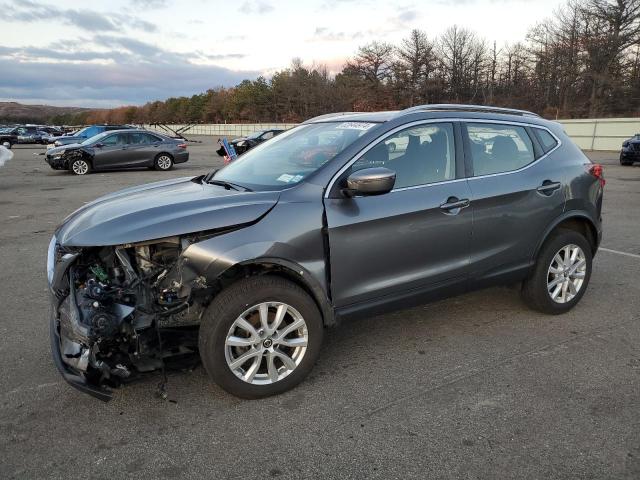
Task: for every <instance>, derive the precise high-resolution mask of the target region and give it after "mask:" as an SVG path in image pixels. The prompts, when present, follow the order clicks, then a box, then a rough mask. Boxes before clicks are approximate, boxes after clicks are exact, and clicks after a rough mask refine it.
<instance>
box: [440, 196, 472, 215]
mask: <svg viewBox="0 0 640 480" xmlns="http://www.w3.org/2000/svg"><path fill="white" fill-rule="evenodd" d="M470 203H471V202H470V201H469V199H468V198H463V199H462V200H460V199H459V198H457V197H449V198H447V201H446V202H444V203H443V204H441V205H440V209H441V210H445V211H447V212H449V211H451V210H456V209H461V208H467V207H468V206H469V205H470Z"/></svg>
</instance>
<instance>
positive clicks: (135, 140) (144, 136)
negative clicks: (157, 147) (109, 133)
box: [129, 132, 161, 145]
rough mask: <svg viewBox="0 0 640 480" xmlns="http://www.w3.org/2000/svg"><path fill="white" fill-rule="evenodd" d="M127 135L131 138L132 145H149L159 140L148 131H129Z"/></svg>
mask: <svg viewBox="0 0 640 480" xmlns="http://www.w3.org/2000/svg"><path fill="white" fill-rule="evenodd" d="M129 137H130V138H131V143H132V144H134V145H149V144H151V143H158V142H160V141H161V140H160V139H159V138H157V137H155V136H153V135H149V134H148V133H140V132H136V133H130V134H129Z"/></svg>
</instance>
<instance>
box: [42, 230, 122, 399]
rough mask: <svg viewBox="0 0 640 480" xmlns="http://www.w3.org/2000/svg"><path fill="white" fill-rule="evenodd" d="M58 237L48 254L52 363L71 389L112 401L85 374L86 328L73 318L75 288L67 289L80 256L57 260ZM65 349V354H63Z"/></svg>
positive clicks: (67, 256)
mask: <svg viewBox="0 0 640 480" xmlns="http://www.w3.org/2000/svg"><path fill="white" fill-rule="evenodd" d="M56 248H57V245H56V238H55V237H53V238H52V239H51V242H50V244H49V251H48V253H47V280H48V282H49V290H50V312H49V335H50V340H51V356H52V357H53V363H54V364H55V366H56V368H57V369H58V371H59V372H60V375H62V378H64V380H65V381H66V382H67V383H68V384H69V385H71V386H72V387H74V388H76V389H77V390H80V391H81V392H83V393H87V394H89V395H91V396H93V397H95V398H98V399H100V400H102V401H105V402H107V401H109V400H111V398H112V396H113V393H112V392H111V390H109V389H107V388H105V387H102V386H97V385H92V384H90V383H89V382H88V381H87V379H86V377H85V375H84V373H83V371H86V369H87V364H88V361H89V355H90V351H89V349H88V348H84V347H82V345H81V344H80V343H78V341H77V340H78V339H82V338H84V337H85V336H86V329H85V328H83V326H82V325H81V324H80V323H79V322H78V321H77V312H76V315H74V312H73V309H74V307H75V308H77V307H76V306H75V301H74V298H73V289H70V290H69V291H68V292H67V291H66V290H67V288H66V287H65V283H66V282H65V280H66V279H67V272H68V270H69V268H70V267H71V264H72V263H73V262H74V260H75V259H76V258H77V256H78V254H77V253H75V254H74V253H67V254H65V255H63V256H62V257H60V258H58V255H57V252H56ZM63 316H64V318H62V317H63ZM63 349H64V352H63Z"/></svg>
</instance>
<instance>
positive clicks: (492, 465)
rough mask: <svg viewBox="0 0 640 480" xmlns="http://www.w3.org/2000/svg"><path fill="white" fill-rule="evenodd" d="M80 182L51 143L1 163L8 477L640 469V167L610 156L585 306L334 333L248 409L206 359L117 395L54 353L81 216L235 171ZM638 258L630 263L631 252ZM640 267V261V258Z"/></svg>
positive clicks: (437, 317) (204, 151) (487, 298)
mask: <svg viewBox="0 0 640 480" xmlns="http://www.w3.org/2000/svg"><path fill="white" fill-rule="evenodd" d="M203 140H204V143H202V144H196V145H193V146H190V147H189V149H190V151H191V160H190V161H189V162H188V163H187V164H184V165H178V166H177V167H176V168H175V170H173V171H171V172H169V173H161V172H153V171H147V170H141V171H133V172H132V171H129V172H111V173H97V174H93V175H90V176H88V177H84V178H78V177H75V176H72V175H70V174H67V173H65V172H58V171H53V170H51V169H50V168H49V167H48V166H47V165H46V164H45V163H44V160H43V157H42V156H38V155H35V154H37V153H41V152H43V149H42V148H39V147H38V148H27V147H24V146H17V147H15V148H14V154H15V156H14V158H13V159H11V160H10V161H8V162H7V163H6V164H5V165H4V166H3V167H2V168H0V285H2V287H3V288H2V289H1V290H0V305H1V306H2V310H3V314H2V317H1V319H2V321H1V322H0V339H1V341H0V364H1V365H2V369H1V370H0V401H1V405H2V407H1V409H0V478H6V479H10V478H20V479H22V478H25V479H26V478H28V479H33V478H61V479H69V478H92V479H112V478H125V477H134V476H135V478H139V479H147V478H149V479H151V478H153V479H157V478H190V479H193V478H207V479H213V478H216V479H217V478H258V477H263V478H272V477H277V478H325V479H328V478H335V479H348V478H381V479H392V478H402V479H404V478H410V477H411V478H438V479H445V478H465V479H475V478H482V479H497V478H510V479H512V478H518V479H550V478H575V479H589V478H593V479H603V478H629V479H638V478H640V409H639V403H640V349H639V348H638V345H639V344H640V323H639V320H640V281H639V280H640V242H639V241H638V238H640V166H636V167H620V166H618V165H617V161H616V159H617V154H615V153H598V154H590V155H591V156H592V158H594V159H595V160H596V161H599V162H601V163H604V164H605V172H606V177H607V185H606V191H605V205H604V240H603V243H602V246H603V247H604V248H605V249H607V250H604V249H603V250H601V251H600V252H599V254H598V255H597V257H596V259H595V262H594V271H593V276H592V279H591V284H590V286H589V290H588V292H587V294H586V295H585V297H584V298H583V300H582V302H581V303H580V304H579V305H578V306H577V307H576V308H575V309H574V310H572V311H571V312H570V313H568V314H566V315H563V316H559V317H550V316H545V315H542V314H538V313H535V312H532V311H530V310H527V309H526V307H525V306H524V305H523V304H522V302H521V300H520V299H519V296H518V294H517V292H516V291H515V290H513V289H509V288H494V289H490V290H484V291H480V292H475V293H472V294H468V295H463V296H460V297H456V298H452V299H449V300H446V301H441V302H438V303H433V304H430V305H427V306H424V307H419V308H415V309H412V310H407V311H402V312H397V313H395V314H392V315H386V316H381V317H376V318H371V319H367V320H363V321H355V322H348V323H345V324H343V325H341V326H339V327H337V328H333V329H331V330H329V331H328V332H327V337H326V342H325V344H324V347H323V352H322V354H321V358H320V361H319V362H318V364H317V365H316V367H315V369H314V370H313V372H312V374H311V375H310V377H309V378H308V379H307V380H306V381H305V382H304V383H303V384H301V385H300V386H299V387H298V388H296V389H294V390H293V391H291V392H288V393H286V394H284V395H280V396H278V397H273V398H269V399H266V400H260V401H243V400H239V399H237V398H234V397H231V396H230V395H228V394H226V393H225V392H223V391H222V390H221V389H219V388H218V387H216V386H215V385H213V384H212V383H210V382H209V380H208V378H207V377H206V375H205V373H204V371H203V370H202V368H197V369H196V370H195V371H193V372H191V373H184V374H172V375H171V376H170V379H169V384H168V392H169V400H167V401H163V400H161V399H159V398H156V397H155V396H154V391H155V387H156V384H157V382H158V380H159V377H149V378H148V379H147V380H145V381H142V382H140V383H137V384H134V385H131V386H129V387H127V388H125V389H121V390H118V391H117V392H116V394H115V397H114V399H113V401H111V402H110V403H108V404H104V403H101V402H99V401H97V400H95V399H93V398H91V397H89V396H86V395H83V394H81V393H79V392H77V391H76V390H74V389H72V388H70V387H69V386H68V385H66V384H65V383H64V382H63V381H62V379H61V378H60V377H59V375H58V373H57V371H56V370H55V367H54V365H53V363H52V361H51V359H50V354H49V339H48V326H47V319H46V309H47V296H46V291H47V289H46V281H45V272H44V270H45V259H46V249H47V244H48V242H49V239H50V237H51V234H52V232H53V230H54V228H55V226H56V225H57V224H58V223H59V222H60V221H61V220H62V219H63V218H64V217H65V216H66V215H67V214H68V213H69V212H71V211H72V210H74V209H76V208H78V207H80V206H81V205H83V203H85V202H88V201H90V200H92V199H94V198H95V197H96V196H98V195H101V194H104V193H107V192H111V191H113V190H116V189H120V188H124V187H127V186H131V185H136V184H140V183H144V182H150V181H154V180H158V179H163V178H167V177H171V176H175V177H178V176H187V175H190V176H194V175H196V174H199V173H204V172H206V171H208V170H210V169H211V168H212V167H214V166H216V165H219V164H220V161H219V158H218V157H217V155H215V153H214V150H215V146H214V143H213V141H212V139H203ZM625 253H627V254H632V255H631V256H630V255H624V254H625ZM634 254H635V255H636V256H633V255H634Z"/></svg>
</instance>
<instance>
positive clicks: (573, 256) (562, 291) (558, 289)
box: [547, 244, 587, 303]
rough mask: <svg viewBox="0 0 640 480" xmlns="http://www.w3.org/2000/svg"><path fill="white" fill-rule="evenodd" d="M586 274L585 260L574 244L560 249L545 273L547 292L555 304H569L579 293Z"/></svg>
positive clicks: (582, 253) (580, 250)
mask: <svg viewBox="0 0 640 480" xmlns="http://www.w3.org/2000/svg"><path fill="white" fill-rule="evenodd" d="M586 273H587V260H586V257H585V254H584V252H583V251H582V249H581V248H580V247H579V246H577V245H574V244H570V245H565V246H564V247H562V248H561V249H560V250H559V251H558V252H557V253H556V254H555V255H554V257H553V259H552V260H551V264H550V265H549V269H548V271H547V291H548V292H549V296H550V297H551V299H552V300H553V301H554V302H556V303H567V302H570V301H571V300H572V299H573V298H574V297H575V296H576V295H577V294H578V292H579V291H580V289H581V288H582V285H583V284H584V279H585V276H586Z"/></svg>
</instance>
